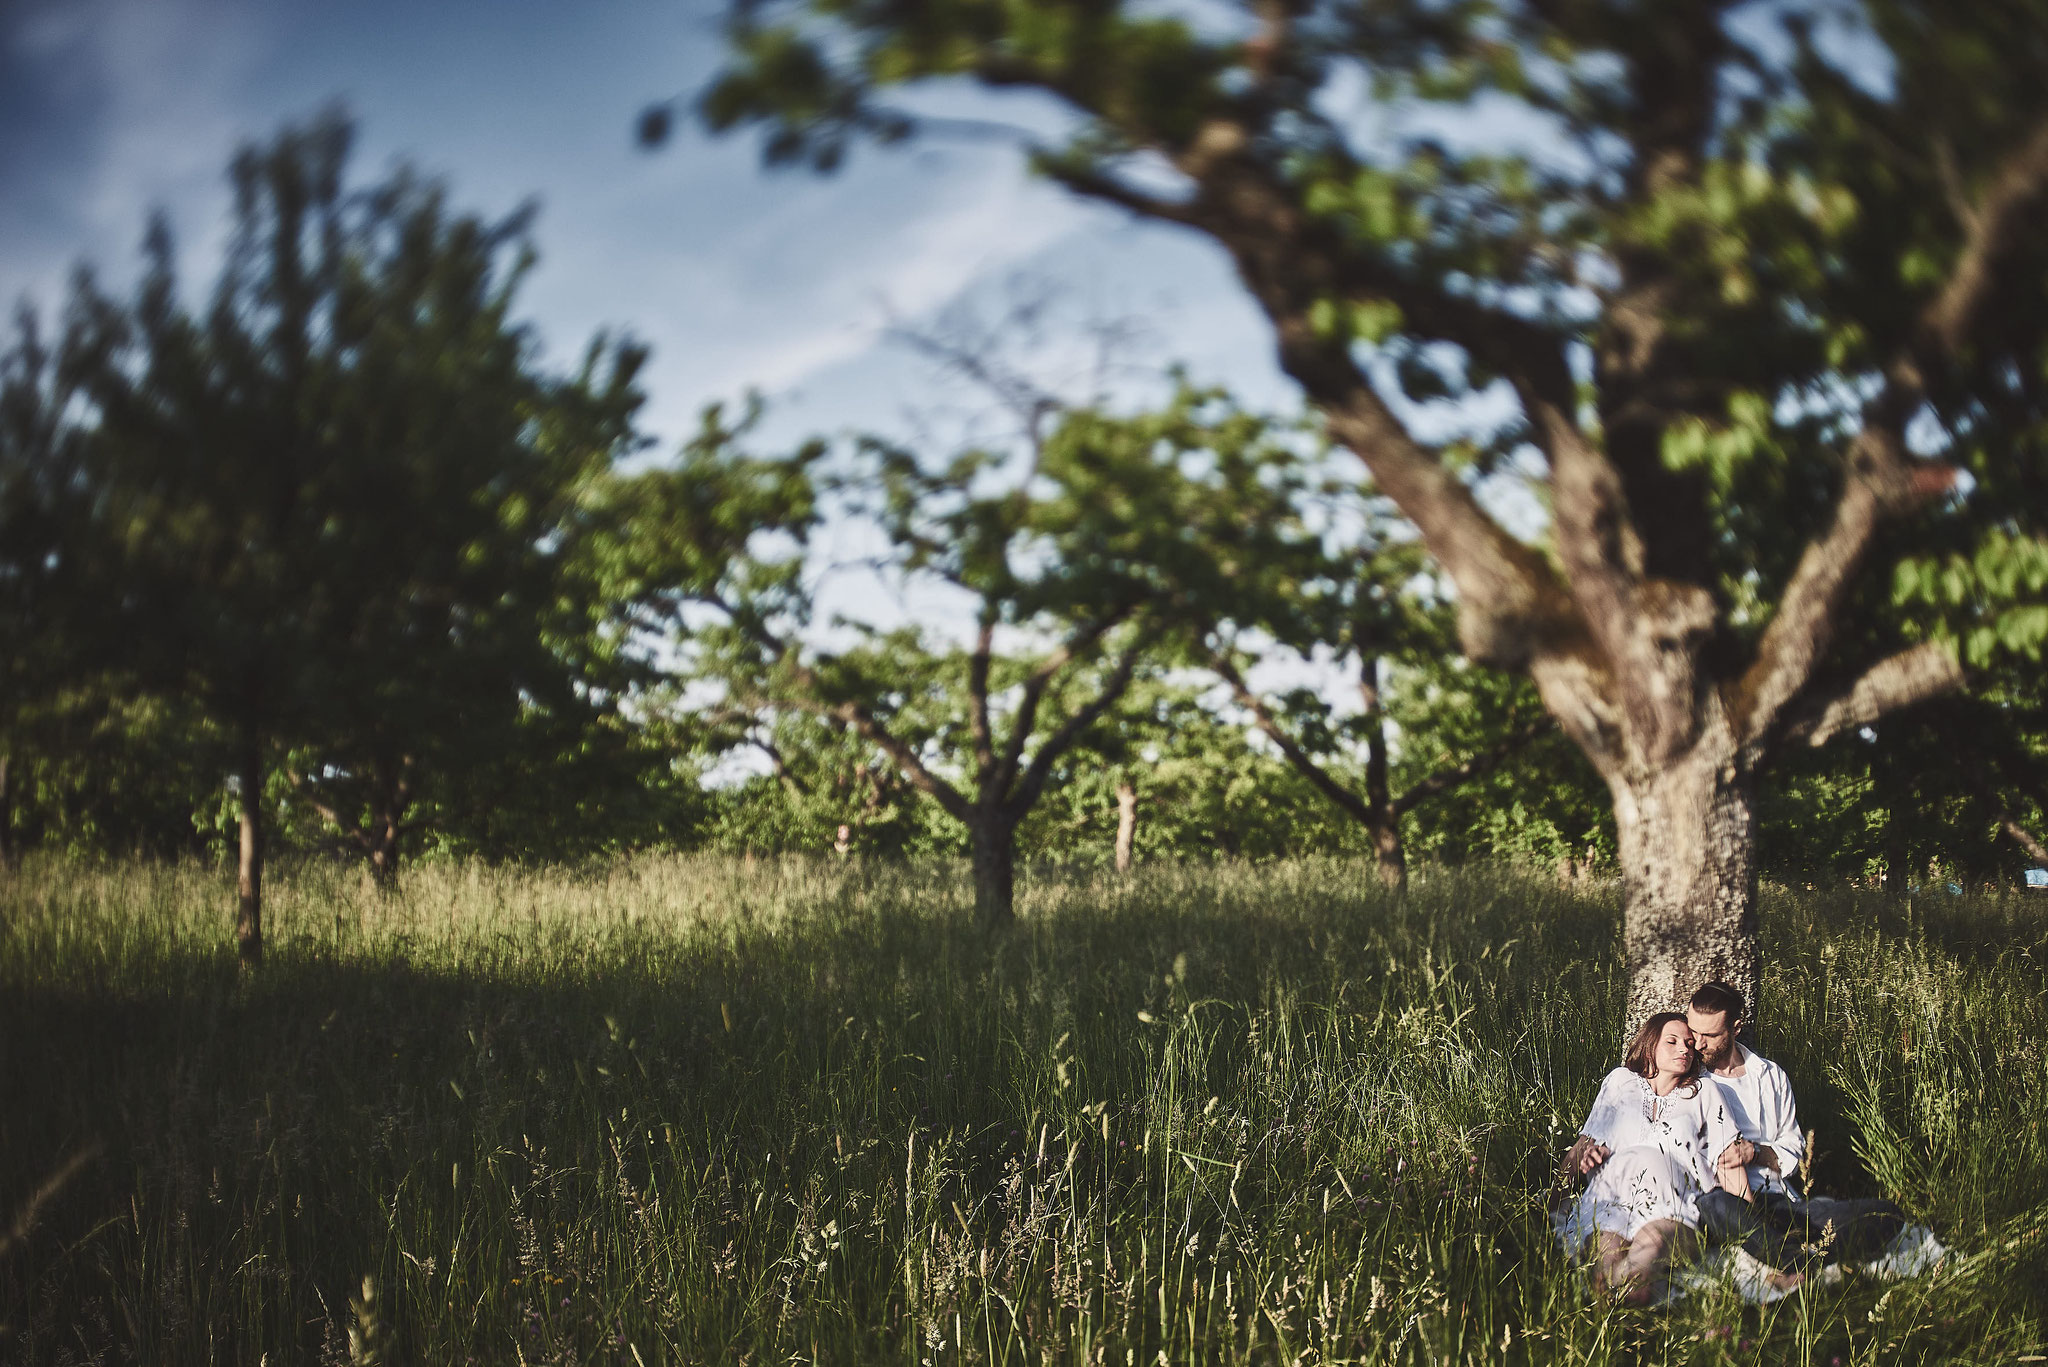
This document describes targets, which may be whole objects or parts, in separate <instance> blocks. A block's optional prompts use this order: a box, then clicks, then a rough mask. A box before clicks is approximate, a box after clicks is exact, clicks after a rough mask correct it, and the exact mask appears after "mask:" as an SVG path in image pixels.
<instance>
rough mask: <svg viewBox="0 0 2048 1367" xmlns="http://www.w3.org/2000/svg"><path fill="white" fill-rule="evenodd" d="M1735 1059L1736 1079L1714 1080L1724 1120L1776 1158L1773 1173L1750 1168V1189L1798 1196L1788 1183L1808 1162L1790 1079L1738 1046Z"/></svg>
mask: <svg viewBox="0 0 2048 1367" xmlns="http://www.w3.org/2000/svg"><path fill="white" fill-rule="evenodd" d="M1735 1057H1736V1058H1737V1059H1738V1060H1739V1061H1740V1063H1741V1067H1742V1075H1741V1076H1740V1077H1728V1076H1726V1075H1725V1074H1722V1073H1714V1074H1713V1075H1712V1076H1713V1079H1714V1082H1715V1085H1717V1086H1718V1087H1720V1088H1721V1092H1722V1097H1721V1099H1722V1101H1723V1103H1725V1104H1726V1105H1727V1107H1728V1118H1729V1119H1730V1120H1731V1121H1733V1122H1734V1123H1735V1128H1736V1129H1737V1130H1738V1131H1740V1132H1741V1135H1742V1137H1743V1138H1744V1139H1747V1140H1748V1141H1749V1142H1750V1143H1752V1144H1759V1145H1764V1144H1767V1145H1769V1146H1770V1147H1771V1148H1772V1149H1775V1150H1776V1151H1777V1154H1778V1168H1777V1171H1775V1172H1773V1171H1772V1170H1771V1169H1770V1168H1769V1167H1767V1166H1765V1165H1764V1164H1762V1163H1751V1164H1750V1165H1749V1185H1750V1188H1751V1189H1752V1190H1754V1191H1775V1192H1779V1193H1781V1194H1784V1195H1787V1196H1797V1195H1798V1194H1799V1193H1798V1191H1797V1189H1796V1188H1794V1187H1793V1186H1792V1179H1793V1178H1794V1177H1795V1176H1797V1175H1798V1172H1799V1164H1800V1162H1801V1161H1802V1160H1804V1159H1805V1157H1806V1140H1805V1137H1804V1136H1802V1135H1801V1134H1800V1133H1799V1108H1798V1106H1797V1104H1796V1103H1795V1102H1794V1101H1793V1099H1792V1079H1791V1078H1789V1077H1787V1076H1786V1074H1785V1070H1784V1069H1783V1068H1780V1067H1779V1066H1778V1065H1777V1064H1775V1063H1773V1062H1771V1061H1770V1060H1769V1059H1767V1058H1765V1057H1764V1056H1763V1055H1762V1054H1759V1053H1757V1052H1756V1051H1755V1050H1754V1049H1745V1048H1743V1047H1742V1045H1741V1044H1740V1043H1738V1044H1736V1046H1735Z"/></svg>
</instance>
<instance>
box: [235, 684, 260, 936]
mask: <svg viewBox="0 0 2048 1367" xmlns="http://www.w3.org/2000/svg"><path fill="white" fill-rule="evenodd" d="M239 784H240V787H241V793H240V794H239V796H240V798H241V808H242V823H241V825H242V845H241V859H240V863H239V864H238V866H237V876H236V880H235V885H236V892H237V894H238V898H239V904H238V907H237V910H236V913H235V948H236V951H237V953H239V954H240V956H241V960H242V964H243V966H244V967H249V968H253V967H255V966H256V965H257V964H259V963H261V962H263V845H264V830H263V739H262V736H261V734H260V733H259V732H258V731H257V730H256V728H255V727H254V726H253V725H252V726H249V727H248V728H246V729H245V731H244V733H243V736H242V756H241V766H240V775H239Z"/></svg>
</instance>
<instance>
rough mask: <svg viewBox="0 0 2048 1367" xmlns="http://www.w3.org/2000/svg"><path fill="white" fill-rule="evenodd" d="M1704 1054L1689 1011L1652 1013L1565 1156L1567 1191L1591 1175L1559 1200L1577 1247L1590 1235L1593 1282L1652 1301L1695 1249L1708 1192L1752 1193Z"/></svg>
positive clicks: (1571, 1246)
mask: <svg viewBox="0 0 2048 1367" xmlns="http://www.w3.org/2000/svg"><path fill="white" fill-rule="evenodd" d="M1698 1059H1699V1055H1698V1053H1697V1052H1696V1051H1695V1049H1694V1047H1693V1038H1692V1030H1691V1028H1690V1027H1688V1026H1687V1025H1686V1023H1685V1017H1684V1016H1683V1015H1681V1014H1680V1013H1678V1012H1675V1011H1666V1012H1662V1013H1660V1014H1658V1015H1655V1016H1652V1017H1650V1019H1649V1020H1647V1021H1645V1022H1644V1023H1643V1028H1642V1029H1640V1030H1638V1031H1637V1032H1636V1036H1635V1039H1634V1040H1632V1041H1631V1042H1630V1043H1629V1047H1628V1052H1627V1054H1626V1055H1625V1056H1624V1057H1623V1059H1622V1066H1621V1067H1619V1068H1616V1069H1615V1070H1614V1071H1613V1072H1611V1073H1609V1074H1608V1075H1607V1079H1606V1081H1604V1082H1602V1083H1601V1084H1600V1094H1599V1095H1598V1096H1597V1097H1595V1098H1594V1099H1593V1110H1592V1113H1591V1114H1590V1115H1588V1116H1587V1117H1586V1123H1585V1124H1584V1125H1581V1126H1580V1127H1579V1138H1578V1140H1577V1142H1576V1143H1574V1144H1573V1145H1572V1147H1571V1151H1570V1152H1569V1153H1567V1154H1566V1155H1565V1156H1564V1161H1563V1162H1562V1163H1561V1164H1560V1165H1559V1170H1558V1176H1559V1179H1560V1191H1561V1192H1562V1191H1564V1190H1566V1188H1567V1185H1568V1184H1569V1183H1570V1182H1572V1181H1576V1180H1577V1179H1578V1178H1580V1177H1586V1178H1589V1179H1590V1180H1588V1181H1587V1183H1586V1189H1585V1190H1584V1191H1582V1192H1580V1193H1579V1195H1578V1197H1577V1199H1575V1200H1571V1199H1570V1198H1569V1197H1564V1198H1562V1199H1561V1200H1560V1201H1559V1202H1558V1205H1557V1209H1556V1211H1555V1219H1556V1223H1557V1230H1558V1236H1559V1238H1560V1239H1561V1240H1563V1242H1564V1245H1565V1248H1566V1249H1567V1250H1568V1251H1570V1252H1573V1253H1577V1252H1578V1251H1580V1250H1581V1249H1584V1248H1585V1247H1586V1246H1587V1245H1588V1244H1589V1243H1590V1244H1591V1245H1592V1254H1593V1285H1594V1288H1595V1289H1596V1290H1599V1291H1603V1292H1605V1291H1612V1292H1614V1293H1615V1294H1617V1295H1619V1296H1620V1297H1621V1299H1622V1300H1624V1301H1626V1302H1627V1303H1629V1304H1631V1305H1644V1304H1647V1303H1648V1302H1649V1301H1650V1300H1651V1299H1652V1298H1653V1297H1654V1296H1655V1295H1656V1294H1657V1289H1658V1288H1657V1283H1658V1282H1659V1281H1660V1280H1661V1279H1662V1274H1663V1271H1664V1269H1665V1267H1666V1266H1667V1265H1669V1263H1670V1262H1671V1261H1672V1259H1673V1258H1676V1257H1680V1256H1683V1255H1685V1254H1688V1253H1689V1252H1690V1251H1691V1249H1692V1236H1693V1232H1694V1231H1696V1230H1697V1229H1698V1228H1699V1224H1700V1216H1699V1198H1700V1196H1701V1194H1702V1193H1704V1192H1705V1191H1706V1190H1707V1189H1708V1188H1709V1187H1714V1186H1719V1187H1721V1188H1723V1189H1724V1190H1727V1191H1729V1192H1732V1193H1733V1194H1735V1195H1737V1196H1740V1197H1741V1198H1742V1199H1743V1200H1745V1201H1747V1200H1749V1199H1750V1192H1749V1176H1748V1174H1747V1173H1746V1172H1745V1171H1744V1170H1743V1168H1742V1166H1741V1165H1740V1164H1735V1165H1734V1166H1732V1167H1725V1168H1724V1167H1721V1166H1720V1165H1719V1164H1718V1163H1717V1162H1716V1161H1715V1160H1717V1159H1718V1158H1719V1157H1720V1156H1721V1152H1722V1150H1724V1149H1726V1148H1727V1147H1728V1146H1729V1145H1730V1144H1733V1143H1735V1142H1736V1141H1737V1140H1738V1139H1740V1138H1741V1135H1740V1134H1739V1133H1738V1132H1737V1131H1736V1128H1735V1125H1734V1122H1733V1121H1731V1120H1730V1119H1729V1118H1728V1112H1727V1109H1726V1107H1725V1106H1723V1104H1722V1101H1721V1090H1720V1088H1718V1087H1714V1086H1711V1085H1709V1084H1708V1083H1707V1079H1706V1076H1705V1074H1704V1073H1703V1072H1701V1071H1700V1070H1699V1067H1698ZM1567 1200H1568V1201H1569V1204H1565V1202H1566V1201H1567Z"/></svg>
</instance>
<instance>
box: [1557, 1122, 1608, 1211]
mask: <svg viewBox="0 0 2048 1367" xmlns="http://www.w3.org/2000/svg"><path fill="white" fill-rule="evenodd" d="M1612 1152H1613V1150H1612V1149H1609V1148H1608V1147H1607V1146H1606V1145H1605V1144H1602V1143H1599V1142H1598V1141H1596V1140H1595V1139H1594V1138H1593V1137H1592V1136H1591V1135H1584V1134H1582V1135H1580V1136H1579V1137H1578V1139H1577V1141H1576V1142H1574V1143H1573V1144H1572V1146H1571V1147H1570V1148H1569V1149H1566V1150H1565V1151H1564V1156H1563V1157H1562V1158H1560V1159H1558V1160H1557V1178H1556V1180H1555V1181H1553V1182H1552V1183H1551V1184H1550V1208H1551V1209H1552V1210H1559V1209H1562V1208H1563V1207H1564V1206H1565V1205H1566V1204H1567V1203H1569V1202H1570V1200H1571V1199H1572V1192H1573V1191H1574V1190H1576V1189H1577V1187H1578V1185H1579V1183H1581V1182H1583V1181H1585V1180H1586V1174H1587V1173H1589V1172H1591V1171H1593V1169H1595V1168H1597V1167H1599V1166H1600V1165H1601V1164H1602V1163H1605V1162H1606V1161H1607V1155H1608V1154H1610V1153H1612Z"/></svg>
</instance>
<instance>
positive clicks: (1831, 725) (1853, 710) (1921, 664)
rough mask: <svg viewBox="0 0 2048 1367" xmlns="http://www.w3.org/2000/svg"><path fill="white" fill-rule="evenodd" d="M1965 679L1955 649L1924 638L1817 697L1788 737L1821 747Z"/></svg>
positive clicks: (1947, 690)
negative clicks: (1840, 688) (1844, 685)
mask: <svg viewBox="0 0 2048 1367" xmlns="http://www.w3.org/2000/svg"><path fill="white" fill-rule="evenodd" d="M1963 683H1964V678H1963V667H1962V664H1961V662H1960V661H1959V660H1957V658H1956V652H1955V647H1954V646H1953V645H1951V644H1948V643H1946V642H1942V641H1926V642H1922V643H1921V644H1920V645H1917V646H1913V647H1911V648H1910V649H1907V650H1902V651H1900V652H1899V653H1898V654H1896V655H1890V656H1887V657H1885V658H1884V659H1882V660H1879V661H1878V662H1877V663H1876V664H1874V665H1872V666H1871V667H1870V668H1869V669H1868V670H1866V671H1864V674H1863V676H1862V677H1861V678H1859V679H1857V680H1856V681H1855V682H1854V683H1852V684H1851V685H1849V687H1848V688H1847V689H1845V690H1843V691H1842V692H1841V693H1839V694H1836V695H1835V696H1834V697H1832V698H1823V699H1817V700H1816V701H1815V703H1814V705H1813V707H1812V708H1811V710H1809V711H1808V712H1807V713H1805V714H1804V715H1802V716H1800V717H1799V718H1798V719H1797V720H1795V721H1794V722H1793V723H1792V724H1791V726H1790V727H1789V728H1787V731H1786V739H1787V740H1790V741H1803V742H1805V743H1806V744H1807V745H1809V746H1815V747H1818V746H1822V745H1825V744H1827V743H1828V741H1830V740H1832V739H1833V738H1834V737H1835V736H1837V735H1840V734H1841V733H1842V732H1843V731H1847V730H1850V729H1852V728H1854V727H1858V726H1867V725H1869V724H1870V723H1871V722H1874V721H1876V720H1877V719H1878V718H1880V717H1882V716H1884V715H1885V714H1886V713H1889V712H1896V711H1898V710H1899V709H1900V708H1903V707H1910V706H1912V705H1913V704H1914V703H1917V702H1925V701H1926V700H1927V699H1929V698H1935V697H1939V696H1941V695H1942V694H1944V693H1953V692H1956V691H1957V690H1959V689H1961V688H1962V686H1963Z"/></svg>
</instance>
